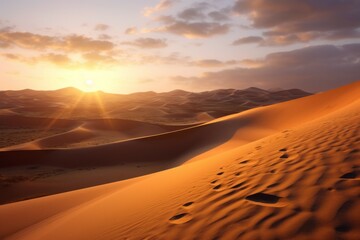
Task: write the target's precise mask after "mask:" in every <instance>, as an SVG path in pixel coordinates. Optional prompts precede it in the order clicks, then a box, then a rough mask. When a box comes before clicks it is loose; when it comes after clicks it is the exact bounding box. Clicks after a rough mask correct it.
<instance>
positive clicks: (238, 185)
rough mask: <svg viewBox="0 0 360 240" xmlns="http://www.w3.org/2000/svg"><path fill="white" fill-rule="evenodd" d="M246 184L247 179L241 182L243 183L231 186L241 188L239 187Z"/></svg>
mask: <svg viewBox="0 0 360 240" xmlns="http://www.w3.org/2000/svg"><path fill="white" fill-rule="evenodd" d="M244 184H245V181H244V182H241V183H239V184H236V185H234V186H232V187H231V188H233V189H235V188H239V187H241V186H243V185H244Z"/></svg>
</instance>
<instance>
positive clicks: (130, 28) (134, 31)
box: [125, 27, 138, 35]
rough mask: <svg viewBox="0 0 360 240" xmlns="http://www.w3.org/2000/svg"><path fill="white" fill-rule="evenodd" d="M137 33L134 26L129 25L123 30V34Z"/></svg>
mask: <svg viewBox="0 0 360 240" xmlns="http://www.w3.org/2000/svg"><path fill="white" fill-rule="evenodd" d="M137 33H138V29H137V28H136V27H129V28H127V29H126V30H125V34H128V35H134V34H137Z"/></svg>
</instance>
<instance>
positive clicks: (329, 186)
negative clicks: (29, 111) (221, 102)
mask: <svg viewBox="0 0 360 240" xmlns="http://www.w3.org/2000/svg"><path fill="white" fill-rule="evenodd" d="M359 96H360V82H359V81H358V82H356V83H354V84H351V85H348V86H345V87H342V88H339V89H336V90H333V91H329V92H325V93H321V94H316V95H313V96H309V97H305V98H301V99H297V100H293V101H289V102H285V103H280V104H275V105H271V106H267V107H261V108H257V109H253V110H248V111H245V112H242V113H239V114H234V115H230V116H226V117H223V118H219V119H215V120H213V121H211V122H209V123H206V124H202V125H200V126H195V127H190V128H187V129H184V130H177V131H173V132H170V133H165V134H159V135H155V136H151V137H143V138H138V139H133V140H130V141H120V142H116V143H112V144H106V145H101V146H96V147H88V148H78V149H68V150H25V151H3V152H0V159H1V161H0V167H1V168H9V167H17V168H20V169H21V167H22V166H29V165H38V166H47V167H64V168H67V169H72V168H78V167H85V166H86V167H89V166H90V167H95V168H96V169H101V168H102V167H106V166H115V165H117V164H119V163H136V162H138V163H143V162H147V163H154V164H155V163H156V164H161V165H162V166H163V167H164V169H165V168H169V167H172V166H177V167H174V168H171V169H168V170H166V171H162V172H157V173H154V174H150V175H146V176H143V177H140V178H135V179H131V180H129V181H122V182H116V183H111V184H106V185H102V186H97V187H93V188H88V189H80V190H77V191H73V192H68V193H62V194H58V195H52V196H47V197H42V198H38V199H32V200H27V201H21V202H17V203H12V204H6V205H2V206H0V222H8V219H11V221H10V222H9V223H8V224H3V225H1V226H0V237H8V238H9V239H194V238H195V237H196V238H197V239H279V238H280V239H339V238H343V239H359V236H360V217H359V214H358V212H359V211H360V200H359V176H360V175H359V174H360V173H359V171H360V169H359V165H360V162H359V160H360V156H359V146H360V138H359V137H358V136H359V130H360V129H359V127H360V126H359V122H360V112H359V109H360V100H359ZM184 162H186V163H187V164H181V163H184ZM94 173H96V171H94ZM60 179H61V178H60ZM24 215H25V216H26V218H24Z"/></svg>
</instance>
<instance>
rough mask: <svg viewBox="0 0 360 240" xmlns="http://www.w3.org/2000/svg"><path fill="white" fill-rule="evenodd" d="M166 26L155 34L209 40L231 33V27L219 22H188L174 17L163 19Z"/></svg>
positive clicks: (158, 29)
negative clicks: (164, 33)
mask: <svg viewBox="0 0 360 240" xmlns="http://www.w3.org/2000/svg"><path fill="white" fill-rule="evenodd" d="M162 21H163V22H164V23H165V25H163V26H161V27H158V28H155V29H153V30H151V31H153V32H168V33H172V34H176V35H180V36H183V37H186V38H190V39H191V38H209V37H212V36H216V35H223V34H226V33H228V32H229V30H230V25H229V24H223V23H217V22H201V21H196V22H188V21H183V20H178V19H174V18H172V17H168V18H163V20H162Z"/></svg>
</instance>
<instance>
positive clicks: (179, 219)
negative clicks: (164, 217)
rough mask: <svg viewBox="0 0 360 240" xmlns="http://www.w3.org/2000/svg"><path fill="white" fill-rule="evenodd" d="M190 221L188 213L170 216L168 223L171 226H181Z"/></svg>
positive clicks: (190, 217)
mask: <svg viewBox="0 0 360 240" xmlns="http://www.w3.org/2000/svg"><path fill="white" fill-rule="evenodd" d="M191 219H192V216H191V215H190V214H189V213H179V214H177V215H175V216H172V217H171V218H170V219H169V221H170V223H172V224H183V223H186V222H189V221H190V220H191Z"/></svg>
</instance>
